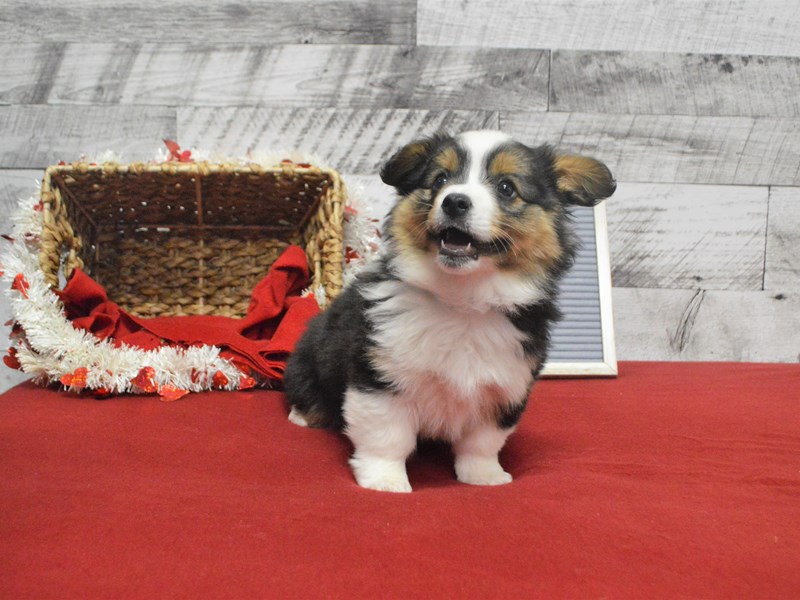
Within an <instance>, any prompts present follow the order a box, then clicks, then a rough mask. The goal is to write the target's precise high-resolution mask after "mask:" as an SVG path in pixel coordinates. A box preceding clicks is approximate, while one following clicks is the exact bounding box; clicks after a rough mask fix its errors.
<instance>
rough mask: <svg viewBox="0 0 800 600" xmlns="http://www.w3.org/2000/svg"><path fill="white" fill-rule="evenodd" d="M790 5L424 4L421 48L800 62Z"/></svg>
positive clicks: (617, 1) (723, 0)
mask: <svg viewBox="0 0 800 600" xmlns="http://www.w3.org/2000/svg"><path fill="white" fill-rule="evenodd" d="M798 30H800V4H798V3H796V2H791V1H786V0H763V1H760V2H759V1H752V0H745V1H742V0H675V1H672V2H653V1H652V0H541V1H538V2H535V3H524V2H521V1H520V0H495V1H493V2H482V1H479V0H419V3H418V9H417V41H418V43H419V44H431V45H444V46H451V45H461V46H492V47H508V48H564V49H584V50H636V51H648V50H652V51H667V52H708V53H721V54H729V53H736V54H776V55H786V56H800V36H798V35H797V31H798Z"/></svg>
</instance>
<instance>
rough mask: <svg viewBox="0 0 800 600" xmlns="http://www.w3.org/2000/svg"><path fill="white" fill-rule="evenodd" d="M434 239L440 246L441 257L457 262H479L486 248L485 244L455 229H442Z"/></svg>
mask: <svg viewBox="0 0 800 600" xmlns="http://www.w3.org/2000/svg"><path fill="white" fill-rule="evenodd" d="M434 239H435V240H436V241H437V243H438V244H439V255H441V256H443V257H446V258H452V259H456V260H467V259H469V260H478V258H479V257H480V255H481V249H482V248H483V247H484V244H483V242H480V241H478V240H476V239H475V238H474V237H472V236H471V235H470V234H468V233H467V232H465V231H461V230H460V229H457V228H455V227H447V228H445V229H442V230H441V231H440V232H439V233H437V234H435V235H434Z"/></svg>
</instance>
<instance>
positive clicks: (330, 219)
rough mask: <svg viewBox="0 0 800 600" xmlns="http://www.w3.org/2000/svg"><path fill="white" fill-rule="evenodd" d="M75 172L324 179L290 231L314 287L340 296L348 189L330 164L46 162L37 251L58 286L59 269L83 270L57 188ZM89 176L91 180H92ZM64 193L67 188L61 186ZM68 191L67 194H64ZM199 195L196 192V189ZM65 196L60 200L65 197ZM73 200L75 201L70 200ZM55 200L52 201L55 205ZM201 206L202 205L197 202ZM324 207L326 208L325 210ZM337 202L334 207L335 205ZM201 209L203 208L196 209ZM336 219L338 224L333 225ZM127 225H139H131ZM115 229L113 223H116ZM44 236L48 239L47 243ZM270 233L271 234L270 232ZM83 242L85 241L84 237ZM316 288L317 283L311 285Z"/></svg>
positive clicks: (232, 227) (220, 226) (196, 226)
mask: <svg viewBox="0 0 800 600" xmlns="http://www.w3.org/2000/svg"><path fill="white" fill-rule="evenodd" d="M71 174H74V176H75V177H76V178H80V176H85V175H87V174H90V175H91V179H94V176H97V177H98V183H100V179H101V178H105V177H106V176H108V177H126V178H128V177H133V178H135V177H137V176H143V175H150V176H161V177H165V176H166V177H179V178H181V179H183V178H184V177H192V180H194V179H195V176H196V179H197V182H196V185H198V186H199V185H200V183H199V182H200V181H201V180H203V179H206V178H208V177H211V178H213V177H214V176H217V175H219V176H225V175H244V176H248V177H249V176H255V177H258V178H263V177H265V176H266V177H267V178H271V177H272V176H273V175H274V176H275V177H276V178H280V177H289V178H295V177H297V178H300V179H302V178H303V177H304V176H305V177H307V178H310V179H312V180H314V181H324V182H325V184H324V186H323V188H319V193H321V194H324V196H320V198H322V197H325V198H326V200H325V201H324V204H320V198H318V199H317V201H316V202H315V203H314V204H312V205H311V206H309V207H308V209H307V211H306V213H305V214H304V215H303V216H302V218H301V219H300V220H299V221H298V222H297V223H293V224H292V229H293V230H295V231H296V232H297V234H298V235H301V236H302V239H303V240H304V243H303V246H304V248H305V250H306V255H307V258H308V261H309V267H310V269H311V274H312V286H322V287H323V289H324V290H325V292H326V294H327V295H328V297H329V298H332V297H334V296H335V295H337V294H338V292H339V290H340V289H341V287H342V267H343V266H342V265H341V262H342V260H343V256H344V254H343V232H342V225H343V213H344V210H343V209H344V203H345V202H346V187H345V185H344V182H343V180H342V178H341V175H340V174H339V172H338V171H336V170H335V169H332V168H328V167H319V166H316V165H311V164H306V163H302V164H298V163H295V162H293V161H289V160H285V161H281V162H280V163H276V164H273V165H271V166H264V164H263V163H261V164H260V163H257V162H231V161H220V162H211V161H193V162H177V161H168V162H160V163H154V162H152V161H150V162H131V163H120V162H115V161H106V162H102V163H90V162H87V161H78V162H73V163H64V164H57V165H50V166H48V167H47V168H46V169H45V175H44V177H43V179H42V185H41V188H40V189H41V194H40V195H41V199H42V210H43V219H44V223H45V229H46V230H47V235H46V236H45V235H44V232H43V236H42V246H41V249H40V253H39V262H40V266H41V268H42V270H43V271H44V272H45V276H46V278H47V280H48V282H49V283H50V284H51V285H53V286H54V287H57V286H58V285H59V283H58V272H59V270H61V269H63V270H64V273H65V275H66V276H68V275H69V273H70V272H71V271H72V269H73V268H74V267H78V268H82V267H83V262H82V260H81V259H80V258H79V253H80V250H81V247H82V245H83V242H82V241H81V240H80V239H79V238H76V237H75V233H74V232H73V229H72V227H73V224H71V223H70V222H69V218H68V217H67V214H66V212H64V209H63V206H64V205H63V204H62V201H61V200H57V198H60V195H61V193H62V192H59V191H57V190H58V189H60V188H61V187H63V186H64V184H67V185H69V184H68V180H69V178H70V175H71ZM91 179H90V180H91ZM322 189H327V190H328V191H327V192H322ZM65 191H66V190H65ZM67 193H68V192H67ZM197 193H198V194H200V191H199V188H197ZM66 199H67V198H66V197H65V198H64V200H63V201H66ZM73 200H74V199H73ZM54 202H55V204H54ZM198 204H199V205H201V204H200V203H199V202H198ZM74 206H75V207H76V208H77V210H78V211H81V212H82V214H83V217H84V219H85V220H86V222H87V223H89V225H90V227H92V228H93V229H94V230H95V231H100V229H101V227H100V225H98V224H97V223H95V222H94V221H93V220H92V218H91V217H89V216H88V215H87V214H86V213H85V211H83V209H82V208H81V205H80V203H77V202H75V203H74ZM322 206H326V207H328V208H326V209H323V208H322ZM337 206H338V208H336V207H337ZM200 210H202V209H200ZM310 220H313V221H314V222H315V223H317V225H316V226H315V227H314V228H312V229H311V230H306V231H305V232H303V229H302V228H303V227H305V224H306V223H308V222H309V221H310ZM337 223H338V224H337ZM130 226H131V227H137V230H138V226H136V225H135V224H134V225H130ZM165 226H167V227H168V228H170V229H171V228H173V227H174V228H176V229H187V230H189V229H191V230H194V229H197V230H200V229H207V230H209V231H213V230H215V229H221V230H226V231H227V230H229V229H230V230H256V229H257V230H259V231H262V230H263V232H264V233H265V234H266V235H269V232H270V227H269V226H261V225H259V226H250V225H247V224H245V225H230V226H229V225H225V224H204V223H202V219H201V222H200V223H199V224H191V225H187V224H183V223H177V224H170V223H165ZM115 227H116V226H115ZM143 228H144V229H154V230H158V226H157V225H153V224H148V225H146V226H144V227H143ZM272 229H281V230H284V229H286V226H285V225H281V226H280V227H272ZM45 237H46V240H47V243H45ZM270 237H272V236H271V235H270ZM83 241H85V240H83ZM331 261H333V262H331ZM314 289H316V287H314Z"/></svg>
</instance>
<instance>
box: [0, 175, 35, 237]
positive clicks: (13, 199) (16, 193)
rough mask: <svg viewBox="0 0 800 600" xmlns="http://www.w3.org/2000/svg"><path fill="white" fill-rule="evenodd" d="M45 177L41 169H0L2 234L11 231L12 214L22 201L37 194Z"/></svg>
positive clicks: (0, 220) (0, 230)
mask: <svg viewBox="0 0 800 600" xmlns="http://www.w3.org/2000/svg"><path fill="white" fill-rule="evenodd" d="M43 175H44V171H43V170H40V169H24V170H22V169H0V233H8V232H9V231H10V230H11V221H10V216H11V214H12V213H13V212H14V211H15V210H16V209H17V205H18V204H19V201H20V200H25V199H27V198H30V197H31V196H33V195H35V194H37V192H38V191H39V183H40V182H41V180H42V176H43Z"/></svg>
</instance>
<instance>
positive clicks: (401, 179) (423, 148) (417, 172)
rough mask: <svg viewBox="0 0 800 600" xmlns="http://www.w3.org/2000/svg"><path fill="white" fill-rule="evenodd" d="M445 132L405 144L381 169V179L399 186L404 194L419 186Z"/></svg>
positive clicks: (398, 189) (393, 185) (399, 190)
mask: <svg viewBox="0 0 800 600" xmlns="http://www.w3.org/2000/svg"><path fill="white" fill-rule="evenodd" d="M446 137H447V136H446V135H445V134H436V135H433V136H431V137H429V138H424V139H421V140H416V141H413V142H411V143H410V144H408V145H406V146H403V147H402V148H401V149H400V150H398V151H397V152H396V153H395V154H394V156H392V157H391V158H390V159H389V160H388V161H386V164H385V165H383V168H382V169H381V179H383V182H384V183H385V184H387V185H391V186H392V187H395V188H397V191H398V192H400V193H401V194H402V195H406V194H409V193H411V192H413V191H414V190H415V189H417V188H418V187H419V183H420V182H421V181H422V178H423V176H424V175H425V168H426V167H427V166H428V161H429V160H430V157H431V156H432V155H433V152H434V148H436V147H437V146H438V145H439V144H440V143H441V142H442V140H443V139H445V138H446Z"/></svg>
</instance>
